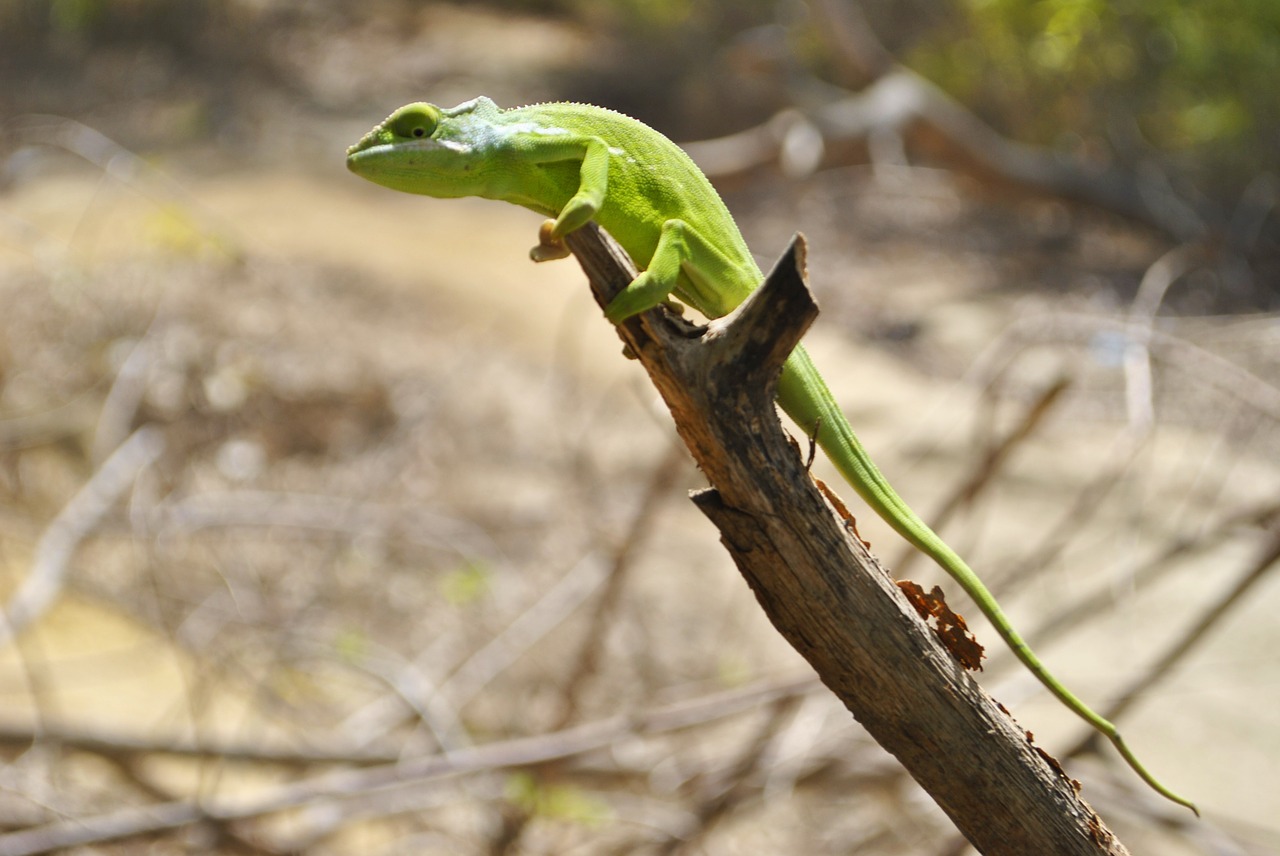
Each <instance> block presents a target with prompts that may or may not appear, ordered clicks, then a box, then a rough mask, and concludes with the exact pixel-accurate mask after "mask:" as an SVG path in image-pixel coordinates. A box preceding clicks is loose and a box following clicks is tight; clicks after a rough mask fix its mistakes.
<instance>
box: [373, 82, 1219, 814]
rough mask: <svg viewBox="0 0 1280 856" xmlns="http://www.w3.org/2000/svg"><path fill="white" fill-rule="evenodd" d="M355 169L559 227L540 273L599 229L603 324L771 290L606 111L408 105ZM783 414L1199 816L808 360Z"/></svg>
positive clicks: (631, 127) (737, 243)
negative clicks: (951, 543)
mask: <svg viewBox="0 0 1280 856" xmlns="http://www.w3.org/2000/svg"><path fill="white" fill-rule="evenodd" d="M347 167H348V168H349V169H350V170H351V171H352V172H354V173H356V174H357V175H359V176H362V177H363V178H366V179H368V180H370V181H373V182H376V183H377V184H381V185H383V186H385V187H389V188H391V189H393V190H401V191H405V192H407V193H418V194H423V195H426V196H433V197H436V198H440V199H456V198H460V197H466V196H479V197H484V198H486V199H497V200H501V201H503V202H510V203H513V204H516V205H520V206H523V207H525V208H529V209H531V210H533V211H536V212H538V213H540V214H542V215H544V216H546V217H548V218H552V219H549V220H548V221H547V222H546V223H545V224H544V225H543V227H542V231H541V233H540V241H539V244H538V246H536V247H534V248H533V250H532V251H531V256H532V257H533V258H534V260H535V261H545V260H547V259H552V258H562V257H564V256H566V255H567V254H568V250H567V249H565V247H564V244H563V242H562V240H561V239H562V238H563V237H564V236H565V235H567V234H568V233H570V232H572V231H573V230H574V229H577V228H579V227H581V226H583V225H585V224H586V223H587V221H589V220H595V221H596V222H597V223H598V224H599V225H600V226H602V227H603V228H604V229H606V230H607V231H608V232H609V234H611V235H612V236H613V237H614V238H615V239H616V240H617V241H618V243H620V244H621V245H622V247H623V249H625V250H626V251H627V253H628V254H629V255H630V256H631V258H632V260H633V261H634V262H635V263H636V265H637V266H638V267H639V268H641V269H642V273H641V274H640V275H639V276H638V277H636V279H635V281H634V282H632V283H631V284H630V285H629V286H628V287H627V288H626V289H625V290H624V291H623V292H622V293H621V294H619V295H618V297H617V298H615V299H614V301H613V302H612V303H611V304H610V305H609V307H608V309H607V310H606V312H605V315H606V316H607V317H608V319H609V320H610V321H612V322H614V323H615V324H616V323H618V322H619V321H622V320H624V319H626V318H629V317H631V316H632V315H635V314H637V313H639V312H643V311H645V310H647V309H652V308H653V307H655V306H658V305H659V304H661V303H662V302H663V301H665V300H666V299H667V298H668V297H669V296H670V295H674V296H675V297H677V298H678V299H679V300H681V301H682V302H684V303H686V304H688V305H690V306H692V307H694V308H695V309H697V310H698V311H699V312H701V313H702V314H704V315H705V316H707V317H708V318H718V317H721V316H723V315H726V314H728V313H729V312H731V311H732V310H733V309H734V308H735V307H736V306H738V305H739V304H740V303H742V301H743V300H744V299H746V296H747V295H748V294H750V293H751V291H752V290H753V289H755V288H756V287H757V286H759V285H760V283H761V282H762V281H763V280H764V275H763V274H762V273H761V271H760V268H759V267H757V266H756V263H755V261H754V259H753V258H752V256H751V252H750V250H748V249H747V245H746V242H745V241H744V240H743V238H742V234H741V233H740V232H739V231H738V226H737V224H736V223H735V222H734V220H733V216H732V215H731V214H730V213H729V210H728V209H727V208H726V207H725V205H724V203H723V202H722V201H721V199H720V196H719V194H717V193H716V191H715V189H714V188H713V187H712V186H711V183H710V182H709V181H708V180H707V179H706V177H705V176H704V175H703V174H702V172H701V171H700V170H699V169H698V168H697V166H695V165H694V163H693V161H692V160H690V159H689V156H688V155H686V154H685V153H684V151H683V150H681V149H680V148H679V147H678V146H677V145H676V144H675V143H673V142H671V141H670V140H668V139H667V138H666V137H664V136H662V135H661V134H659V133H658V132H657V131H654V130H653V129H652V128H649V127H648V126H646V125H644V124H642V123H640V122H638V121H636V120H635V119H632V118H630V117H628V116H624V115H622V114H620V113H615V112H613V111H611V110H606V109H604V108H601V107H593V106H591V105H588V104H564V103H561V104H534V105H531V106H528V107H518V108H513V109H507V110H504V109H501V108H499V107H498V106H497V105H496V104H494V103H493V102H492V101H490V100H489V99H488V98H483V97H482V98H476V99H474V100H472V101H468V102H466V103H465V104H460V105H458V106H457V107H454V108H451V109H442V108H439V107H436V106H434V105H431V104H423V103H418V104H409V105H406V106H404V107H401V108H400V109H399V110H397V111H395V112H394V113H392V114H391V115H390V116H389V117H387V119H386V120H385V121H383V122H382V123H381V124H380V125H378V126H377V127H375V128H374V129H373V130H372V131H370V132H369V133H368V134H366V135H365V136H364V137H363V138H362V139H361V140H360V142H358V143H356V144H355V145H354V146H352V147H351V148H350V149H348V150H347ZM778 404H779V405H780V406H781V407H782V409H783V410H784V411H785V412H786V413H787V415H788V416H790V417H791V418H792V419H794V420H795V422H796V424H797V425H799V426H800V428H801V429H802V430H803V431H805V432H807V433H808V434H810V435H811V436H812V435H813V434H814V433H815V431H816V432H817V440H818V443H819V445H821V446H822V449H823V451H824V452H826V454H827V456H828V457H829V458H830V459H831V461H832V463H833V464H835V466H836V469H838V470H839V471H840V473H841V475H843V476H844V478H845V479H847V480H848V482H849V484H850V485H852V487H853V489H854V490H856V491H857V492H858V495H859V496H861V497H862V499H863V500H864V501H865V502H866V503H867V504H868V505H869V506H871V508H872V509H873V510H874V511H875V512H876V514H878V515H880V517H882V518H883V519H884V520H885V521H886V522H887V523H888V524H889V525H890V526H892V527H893V529H894V530H895V531H897V532H898V534H900V535H901V536H902V537H903V538H905V539H907V541H909V542H910V543H911V544H912V545H913V546H915V547H916V548H917V549H918V550H920V551H921V552H923V553H925V554H926V555H928V556H929V557H930V558H932V559H933V560H934V561H935V562H937V563H938V565H940V566H941V567H942V568H943V570H945V571H946V572H947V573H948V574H950V575H951V576H952V577H953V578H954V579H955V580H956V582H957V583H959V584H960V587H961V588H963V589H964V590H965V592H967V593H968V595H969V596H970V597H971V598H973V600H974V602H975V603H976V604H977V605H978V608H979V609H981V610H982V612H983V614H984V615H986V616H987V618H988V619H989V620H990V621H991V624H992V626H993V627H995V629H996V632H997V633H999V634H1000V636H1001V638H1003V639H1004V641H1005V642H1006V643H1007V644H1008V645H1009V647H1010V648H1011V649H1012V650H1013V653H1014V654H1015V655H1017V657H1018V659H1019V660H1021V661H1022V663H1023V664H1024V665H1025V666H1026V667H1027V668H1028V669H1030V670H1031V672H1032V674H1034V675H1035V676H1036V677H1037V678H1038V679H1039V680H1040V682H1041V683H1042V684H1044V685H1045V687H1047V688H1048V689H1049V691H1050V692H1052V693H1053V694H1054V695H1055V696H1057V697H1058V698H1059V699H1060V700H1061V701H1062V703H1063V704H1065V705H1066V706H1067V707H1068V708H1070V709H1071V710H1072V711H1074V712H1075V713H1076V714H1077V715H1078V716H1080V718H1081V719H1083V720H1084V721H1085V722H1088V723H1089V724H1090V725H1091V726H1093V727H1094V728H1095V729H1097V730H1098V732H1100V733H1101V734H1103V735H1104V736H1106V737H1107V738H1108V739H1109V740H1110V741H1111V742H1112V743H1113V744H1114V745H1115V747H1116V749H1118V750H1119V752H1120V754H1121V755H1122V756H1123V757H1124V759H1125V760H1126V761H1127V762H1128V763H1129V766H1130V767H1132V768H1133V769H1134V771H1135V772H1137V774H1138V775H1139V776H1141V777H1142V779H1143V781H1145V782H1146V783H1147V784H1148V785H1150V786H1151V787H1152V788H1153V789H1155V790H1156V791H1157V792H1158V793H1160V794H1161V795H1163V796H1165V797H1167V798H1168V799H1170V800H1172V801H1174V802H1176V803H1178V804H1180V805H1184V806H1186V807H1187V808H1190V809H1191V810H1192V811H1195V812H1196V813H1197V814H1199V812H1198V811H1197V810H1196V807H1195V805H1194V804H1192V803H1191V802H1190V801H1188V800H1186V799H1184V798H1183V797H1180V796H1178V795H1177V794H1175V793H1174V792H1172V791H1170V790H1169V789H1168V788H1166V787H1165V786H1164V785H1162V784H1161V783H1160V782H1159V781H1157V780H1156V779H1155V777H1154V776H1152V775H1151V774H1150V773H1149V772H1147V770H1146V768H1144V767H1143V766H1142V764H1141V763H1139V761H1138V759H1137V758H1136V757H1134V755H1133V753H1132V752H1131V751H1130V750H1129V747H1128V746H1127V745H1126V744H1125V742H1124V740H1123V739H1121V737H1120V733H1119V732H1118V731H1117V730H1116V727H1115V726H1114V725H1113V724H1111V723H1110V722H1108V721H1107V720H1106V719H1104V718H1103V717H1101V716H1099V715H1098V714H1097V713H1095V712H1094V711H1093V709H1091V708H1090V707H1089V706H1088V705H1086V704H1085V703H1084V702H1083V701H1081V700H1080V699H1078V698H1077V697H1076V696H1075V695H1074V694H1072V693H1071V692H1070V691H1069V690H1068V689H1067V688H1066V687H1064V686H1063V685H1062V684H1061V683H1059V682H1058V680H1057V679H1056V678H1054V677H1053V675H1051V674H1050V673H1049V671H1048V670H1047V669H1046V668H1045V667H1044V665H1043V664H1042V663H1041V662H1040V660H1039V659H1038V658H1037V657H1036V656H1035V654H1034V653H1032V651H1031V649H1030V648H1029V647H1027V644H1026V642H1024V641H1023V640H1022V637H1021V636H1019V635H1018V633H1017V631H1015V630H1014V629H1013V626H1012V625H1011V624H1010V623H1009V619H1008V618H1006V617H1005V614H1004V612H1003V611H1002V610H1001V609H1000V606H999V604H997V603H996V600H995V598H994V597H992V595H991V592H990V591H988V590H987V587H986V586H985V585H984V584H983V583H982V581H981V580H980V579H978V576H977V575H976V574H975V573H974V572H973V570H972V569H971V568H970V567H969V566H968V565H967V564H965V562H964V560H963V559H961V558H960V556H959V555H957V554H956V552H955V551H954V550H952V549H951V548H950V547H948V546H947V545H946V544H945V543H944V542H943V541H942V539H941V538H939V537H938V536H937V535H936V534H934V532H933V530H932V529H930V528H929V527H928V526H927V525H926V524H925V523H924V521H922V520H921V519H920V518H919V517H918V516H917V515H916V513H915V512H914V511H912V510H911V508H910V507H909V506H908V505H907V504H906V503H905V502H903V500H902V498H901V497H899V496H898V494H897V492H896V491H894V489H893V488H892V487H891V486H890V485H889V483H888V481H886V480H885V478H884V476H883V475H881V473H880V470H879V469H878V468H877V467H876V465H875V464H874V463H872V461H871V458H870V457H868V455H867V453H866V450H865V449H863V448H862V444H861V443H860V442H859V441H858V438H857V437H856V436H855V435H854V433H853V429H852V428H851V427H850V426H849V422H848V420H846V419H845V417H844V414H843V413H842V412H841V411H840V408H839V406H838V405H837V404H836V402H835V399H834V398H833V397H832V395H831V392H830V391H829V390H828V389H827V385H826V383H824V382H823V380H822V377H821V375H819V374H818V371H817V369H815V368H814V366H813V363H812V361H811V360H810V359H809V355H808V354H807V353H806V352H805V350H804V348H803V347H797V348H796V349H795V351H794V352H793V353H792V354H791V356H790V357H789V358H788V359H787V361H786V363H785V364H784V365H783V369H782V377H781V378H780V380H779V384H778ZM819 426H820V429H821V430H818V428H819Z"/></svg>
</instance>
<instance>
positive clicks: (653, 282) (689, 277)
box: [605, 219, 762, 324]
mask: <svg viewBox="0 0 1280 856" xmlns="http://www.w3.org/2000/svg"><path fill="white" fill-rule="evenodd" d="M739 267H741V264H739V263H735V262H734V261H733V260H731V259H730V258H728V257H727V256H725V254H724V253H722V252H721V251H720V250H719V249H718V248H717V247H716V246H715V244H714V243H712V242H711V241H708V240H707V239H706V238H704V237H703V236H702V235H701V234H700V233H699V232H698V230H697V229H695V228H694V227H693V226H691V225H689V224H688V223H687V222H685V221H684V220H674V219H673V220H667V221H666V222H665V223H663V224H662V231H661V232H660V233H659V235H658V245H657V247H655V248H654V251H653V256H652V257H651V258H650V259H649V264H648V265H647V266H646V267H645V269H644V270H643V271H642V272H641V273H640V275H639V276H637V277H636V278H635V279H634V280H632V281H631V284H630V285H628V286H627V287H626V288H625V289H623V291H622V293H621V294H619V295H618V296H617V297H615V298H614V299H613V302H612V303H610V304H609V308H608V309H607V310H606V311H605V317H607V318H608V319H609V320H610V321H612V322H613V323H614V324H617V323H618V322H620V321H623V320H625V319H627V318H630V317H631V316H632V315H638V314H639V313H641V312H644V311H645V310H648V309H652V308H654V307H655V306H658V305H660V304H662V303H664V302H665V301H666V300H667V298H668V297H669V296H670V295H671V294H672V293H674V294H675V295H676V297H678V298H680V299H681V300H682V301H684V302H685V303H687V304H689V305H690V306H692V307H693V308H694V309H697V310H698V311H699V312H701V313H702V314H703V315H706V316H707V317H708V318H719V317H720V316H721V315H726V314H728V313H729V312H731V311H732V310H733V308H734V307H735V306H737V305H738V304H739V303H741V302H742V301H743V300H745V299H746V297H747V295H748V294H749V293H750V289H749V288H743V289H742V291H741V293H740V294H739V293H737V292H736V291H734V290H732V289H731V280H732V279H733V277H729V276H723V275H722V276H716V275H714V274H704V273H703V271H727V270H734V269H735V268H739ZM752 268H753V269H752V276H753V278H754V279H755V280H756V282H757V283H758V282H759V280H760V279H761V278H762V275H761V274H760V272H759V270H758V269H755V268H754V264H752Z"/></svg>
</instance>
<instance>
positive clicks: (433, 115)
mask: <svg viewBox="0 0 1280 856" xmlns="http://www.w3.org/2000/svg"><path fill="white" fill-rule="evenodd" d="M439 119H440V111H439V109H438V108H435V107H432V106H431V105H430V104H408V105H406V106H404V107H401V108H400V109H399V110H397V111H396V112H394V113H392V114H391V117H390V118H389V119H387V127H388V128H389V129H390V130H391V132H392V133H393V134H394V135H395V136H397V137H400V138H401V139H412V140H422V139H425V138H427V137H430V136H431V135H432V134H434V133H435V130H436V125H437V124H438V123H439Z"/></svg>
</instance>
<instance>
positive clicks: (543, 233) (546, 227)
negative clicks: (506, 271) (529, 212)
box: [529, 220, 569, 262]
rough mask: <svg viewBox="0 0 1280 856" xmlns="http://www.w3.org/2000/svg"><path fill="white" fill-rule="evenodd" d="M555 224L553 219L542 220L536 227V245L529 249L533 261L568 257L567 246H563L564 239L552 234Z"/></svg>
mask: <svg viewBox="0 0 1280 856" xmlns="http://www.w3.org/2000/svg"><path fill="white" fill-rule="evenodd" d="M555 225H556V221H555V220H544V221H543V222H542V225H541V226H540V227H539V228H538V245H537V246H536V247H534V248H533V249H531V250H529V258H531V259H533V260H534V261H535V262H549V261H552V260H554V259H565V258H568V257H569V248H568V247H567V246H565V243H564V241H562V240H561V239H559V238H557V237H556V236H555V235H554V234H553V231H554V229H555Z"/></svg>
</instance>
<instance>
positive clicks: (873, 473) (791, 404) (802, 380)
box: [778, 347, 1200, 816]
mask: <svg viewBox="0 0 1280 856" xmlns="http://www.w3.org/2000/svg"><path fill="white" fill-rule="evenodd" d="M778 404H779V405H780V406H781V407H782V409H783V410H784V411H786V413H787V415H788V416H790V417H791V418H792V419H794V420H795V421H796V424H798V425H799V426H800V427H801V429H802V430H804V431H806V432H809V433H812V431H813V429H814V426H815V425H816V426H819V431H818V437H817V441H818V444H819V445H820V446H822V448H823V450H824V451H825V452H826V453H827V456H828V457H829V458H830V459H831V462H832V463H833V464H834V465H835V467H836V469H838V470H839V471H840V474H841V475H843V476H844V478H845V480H846V481H848V482H849V484H850V485H851V486H852V487H853V489H854V490H856V491H857V492H858V495H859V496H861V497H862V499H863V500H864V501H865V502H866V503H867V504H868V505H869V506H871V508H872V509H873V510H874V511H875V512H876V514H878V515H879V516H880V517H881V518H883V519H884V521H885V522H886V523H888V524H889V525H890V526H891V527H893V529H894V530H895V531H896V532H897V533H898V534H899V535H901V536H902V537H903V538H905V539H906V540H907V541H908V542H910V543H911V544H912V546H914V547H915V548H916V549H918V550H920V552H922V553H924V554H925V555H927V556H928V557H929V558H931V559H933V560H934V561H935V562H937V563H938V565H939V566H940V567H941V568H942V569H943V570H944V571H946V572H947V573H948V574H950V575H951V576H952V577H953V578H954V579H955V581H956V582H957V583H959V584H960V587H961V588H963V589H964V590H965V592H966V593H967V594H968V595H969V596H970V597H971V598H972V599H973V601H974V603H976V604H977V605H978V608H979V609H981V610H982V613H983V614H984V615H985V616H986V617H987V619H988V620H989V621H990V622H991V625H992V626H993V627H994V628H995V630H996V632H997V633H999V634H1000V637H1001V638H1002V639H1004V641H1005V643H1006V644H1007V645H1008V646H1009V648H1010V650H1012V651H1013V653H1014V655H1015V656H1016V657H1017V658H1018V659H1019V660H1020V661H1022V663H1023V665H1025V666H1026V667H1027V669H1028V670H1030V672H1031V673H1032V674H1033V675H1035V676H1036V678H1037V679H1038V680H1039V681H1040V683H1042V684H1043V685H1044V686H1045V688H1046V689H1048V690H1049V692H1051V693H1053V694H1054V695H1055V696H1056V697H1057V698H1058V699H1059V700H1060V701H1061V702H1062V703H1063V704H1064V705H1066V707H1067V708H1068V709H1070V710H1071V711H1072V712H1073V713H1075V714H1076V715H1077V716H1079V717H1080V718H1081V719H1083V720H1084V721H1085V722H1087V723H1089V725H1090V726H1092V727H1093V728H1094V729H1095V730H1097V731H1098V733H1100V734H1102V735H1103V736H1104V737H1106V738H1107V739H1108V740H1110V741H1111V743H1112V744H1113V745H1114V746H1115V747H1116V749H1117V751H1119V752H1120V755H1121V757H1123V758H1124V759H1125V761H1126V762H1128V764H1129V766H1130V767H1131V768H1133V771H1134V772H1135V773H1137V774H1138V775H1139V776H1140V777H1141V778H1142V780H1143V781H1144V782H1146V783H1147V784H1148V785H1150V786H1151V788H1152V789H1153V790H1155V791H1156V793H1158V794H1160V795H1161V796H1163V797H1165V798H1167V799H1169V800H1171V801H1173V802H1175V803H1177V804H1178V805H1182V806H1186V807H1187V808H1189V809H1191V810H1192V811H1193V812H1195V814H1196V816H1199V814H1200V812H1199V810H1198V809H1197V808H1196V806H1195V804H1194V803H1192V802H1191V801H1190V800H1187V799H1186V798H1184V797H1181V796H1179V795H1178V794H1176V793H1174V792H1173V791H1171V790H1169V789H1168V788H1167V787H1165V786H1164V785H1163V784H1161V783H1160V781H1159V780H1157V779H1156V778H1155V776H1153V775H1151V773H1149V772H1148V771H1147V769H1146V767H1144V766H1143V765H1142V763H1141V762H1139V761H1138V759H1137V757H1136V756H1134V754H1133V752H1132V751H1130V749H1129V747H1128V745H1127V744H1126V743H1125V742H1124V739H1123V738H1122V737H1121V736H1120V732H1119V731H1118V730H1117V729H1116V727H1115V725H1113V724H1112V723H1111V722H1110V721H1108V720H1107V719H1106V718H1104V717H1102V716H1101V715H1099V714H1098V713H1097V712H1095V711H1094V710H1093V709H1092V708H1091V707H1089V706H1088V705H1087V704H1085V703H1084V702H1083V701H1081V700H1080V699H1079V698H1077V697H1076V696H1075V694H1073V693H1072V692H1071V691H1070V690H1068V689H1067V688H1066V687H1065V686H1063V685H1062V684H1061V683H1060V682H1059V681H1058V679H1057V678H1055V677H1054V676H1053V675H1052V674H1051V673H1050V672H1049V670H1048V669H1047V668H1046V667H1045V665H1044V664H1043V663H1041V662H1040V659H1039V658H1038V657H1036V655H1035V653H1034V652H1032V650H1031V648H1030V647H1029V646H1028V645H1027V643H1026V642H1025V641H1023V639H1022V637H1021V636H1020V635H1018V632H1017V631H1016V630H1014V629H1013V625H1012V624H1011V623H1010V621H1009V619H1008V618H1007V617H1006V616H1005V614H1004V611H1003V610H1002V609H1001V608H1000V604H999V603H997V602H996V599H995V597H994V596H993V595H992V594H991V592H990V591H989V590H988V589H987V587H986V585H985V584H983V582H982V580H981V579H979V578H978V575H977V574H975V573H974V572H973V570H972V569H971V568H970V567H969V566H968V565H967V564H966V563H965V561H964V560H963V559H961V558H960V556H959V555H958V554H957V553H956V552H955V551H954V550H952V549H951V548H950V547H949V546H947V544H946V543H945V542H944V541H943V540H942V539H941V538H939V537H938V536H937V534H935V533H934V531H933V530H932V529H930V528H929V527H928V525H927V524H925V522H924V521H923V520H921V519H920V518H919V517H918V516H917V515H916V513H915V512H914V511H913V510H912V509H911V507H910V506H908V505H907V504H906V502H904V501H903V499H902V498H901V497H900V496H898V493H897V491H895V490H894V489H893V488H892V487H891V486H890V485H889V482H888V481H887V480H886V479H885V477H884V476H883V475H881V473H880V470H879V469H878V468H877V467H876V465H875V463H874V462H873V461H872V460H871V458H870V457H869V456H868V455H867V453H866V450H864V449H863V448H862V444H861V443H860V442H859V441H858V438H857V437H856V436H855V435H854V433H853V429H852V428H851V427H850V426H849V422H848V420H847V419H845V418H844V414H843V413H842V412H841V411H840V408H839V406H838V405H837V404H836V403H835V398H834V397H833V396H832V395H831V392H830V391H829V390H828V389H827V386H826V384H825V383H824V382H823V380H822V377H821V375H819V374H818V372H817V369H815V368H814V366H813V363H812V361H811V360H810V359H809V355H808V354H807V353H806V352H805V350H804V348H803V347H797V348H796V349H795V351H794V352H792V354H791V356H790V357H789V358H788V359H787V362H786V363H785V365H784V366H783V370H782V378H781V380H780V381H779V384H778Z"/></svg>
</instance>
